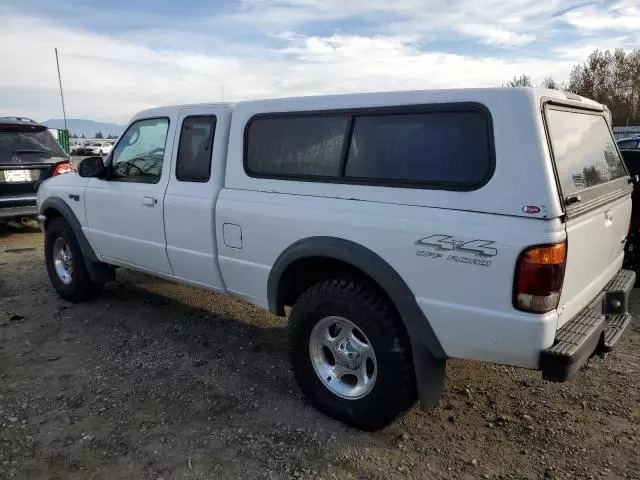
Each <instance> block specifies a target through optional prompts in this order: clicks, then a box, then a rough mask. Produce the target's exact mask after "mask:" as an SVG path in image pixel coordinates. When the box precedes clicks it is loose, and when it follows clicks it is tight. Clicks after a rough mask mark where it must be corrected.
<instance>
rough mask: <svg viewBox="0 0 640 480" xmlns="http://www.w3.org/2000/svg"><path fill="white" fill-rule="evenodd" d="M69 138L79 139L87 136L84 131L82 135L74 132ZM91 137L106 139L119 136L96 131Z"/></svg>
mask: <svg viewBox="0 0 640 480" xmlns="http://www.w3.org/2000/svg"><path fill="white" fill-rule="evenodd" d="M69 138H78V139H83V138H87V137H85V136H84V133H83V134H82V135H80V136H78V135H77V134H75V133H72V134H71V135H69ZM91 138H106V139H114V138H118V136H117V135H111V134H110V133H108V134H107V135H105V134H104V133H102V132H96V133H95V134H94V135H93V137H91Z"/></svg>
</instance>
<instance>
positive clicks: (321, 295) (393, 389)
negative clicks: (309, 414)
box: [288, 279, 418, 431]
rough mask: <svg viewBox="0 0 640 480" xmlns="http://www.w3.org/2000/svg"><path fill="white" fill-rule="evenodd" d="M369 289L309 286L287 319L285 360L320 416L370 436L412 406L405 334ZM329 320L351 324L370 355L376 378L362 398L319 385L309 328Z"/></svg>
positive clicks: (336, 283)
mask: <svg viewBox="0 0 640 480" xmlns="http://www.w3.org/2000/svg"><path fill="white" fill-rule="evenodd" d="M388 302H389V301H388V300H387V299H386V297H385V296H384V295H383V294H381V292H379V291H377V289H376V288H375V287H373V286H369V285H366V284H364V283H361V282H359V281H352V280H346V279H333V280H327V281H323V282H321V283H318V284H316V285H313V286H312V287H310V288H309V289H308V290H306V291H305V292H304V293H303V294H302V295H301V296H300V297H299V298H298V299H297V301H296V302H295V304H294V305H293V309H292V311H291V315H290V319H289V339H288V346H289V356H290V360H291V366H292V369H293V373H294V375H295V378H296V380H297V382H298V384H299V385H300V388H301V389H302V391H303V392H304V394H305V395H306V396H307V398H308V399H309V400H310V401H311V403H313V405H315V407H316V408H317V409H318V410H320V411H321V412H323V413H325V414H327V415H329V416H330V417H333V418H335V419H337V420H339V421H341V422H343V423H345V424H347V425H351V426H353V427H356V428H359V429H362V430H368V431H374V430H379V429H381V428H384V427H386V426H388V425H389V424H390V423H392V422H393V421H394V420H395V419H396V418H397V417H398V416H399V415H400V414H402V413H404V412H406V411H407V410H408V409H410V408H411V407H412V406H413V405H414V404H415V403H416V401H417V397H418V396H417V390H416V381H415V372H414V368H413V362H412V357H411V348H410V342H409V338H408V335H407V332H406V330H405V328H404V325H403V323H402V321H401V319H400V318H398V316H397V314H396V313H395V309H394V308H393V307H392V306H391V305H389V303H388ZM328 316H339V317H343V318H345V319H348V320H350V321H351V322H353V323H355V324H356V325H357V327H358V328H359V329H361V330H362V332H363V333H364V334H365V335H366V337H367V338H368V339H369V341H370V342H371V345H372V347H373V349H374V351H375V355H376V362H377V366H376V368H377V377H376V380H375V384H374V386H373V389H372V390H371V391H370V392H369V393H368V394H366V395H365V396H364V397H362V398H358V399H345V398H342V397H340V396H338V395H336V394H335V393H333V392H332V391H331V390H329V388H328V387H327V386H325V384H324V383H323V382H322V381H321V380H320V379H319V377H318V375H317V374H316V371H315V369H314V367H313V364H312V361H311V356H310V353H309V341H310V336H311V332H312V331H313V328H314V326H315V325H316V323H318V322H319V321H320V320H322V319H323V318H325V317H328Z"/></svg>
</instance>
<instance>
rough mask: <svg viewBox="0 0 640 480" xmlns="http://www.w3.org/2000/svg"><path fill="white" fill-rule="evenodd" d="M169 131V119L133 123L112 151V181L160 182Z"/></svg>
mask: <svg viewBox="0 0 640 480" xmlns="http://www.w3.org/2000/svg"><path fill="white" fill-rule="evenodd" d="M168 130H169V119H168V118H149V119H145V120H139V121H137V122H135V123H133V124H131V125H130V126H129V128H128V129H127V131H126V132H125V133H124V134H123V135H122V138H121V139H120V141H119V142H118V144H117V146H116V148H115V149H114V151H113V157H112V160H111V168H110V176H109V180H113V181H120V182H134V183H158V182H159V181H160V176H161V175H162V163H163V161H164V149H165V144H166V142H167V131H168Z"/></svg>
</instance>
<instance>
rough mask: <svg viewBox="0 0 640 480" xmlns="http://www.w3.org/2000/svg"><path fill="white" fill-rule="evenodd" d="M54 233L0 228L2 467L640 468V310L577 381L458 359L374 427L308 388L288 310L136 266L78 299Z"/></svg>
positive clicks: (508, 474)
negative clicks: (59, 290)
mask: <svg viewBox="0 0 640 480" xmlns="http://www.w3.org/2000/svg"><path fill="white" fill-rule="evenodd" d="M41 244H42V236H41V234H40V233H39V232H38V231H37V230H34V229H31V230H29V229H24V228H16V227H0V478H2V479H5V478H22V479H62V478H71V479H94V480H98V479H147V478H148V479H154V480H157V479H161V478H162V479H165V480H168V479H204V478H214V479H223V478H224V479H226V478H229V479H238V478H265V479H271V478H273V479H279V478H313V479H319V478H324V479H332V478H336V479H338V478H339V479H356V478H358V479H360V478H361V479H368V478H374V479H389V478H415V479H431V478H434V479H438V478H636V479H638V478H640V448H639V447H640V390H639V389H640V348H639V347H640V321H638V319H637V318H636V319H635V321H634V324H633V326H632V328H631V329H630V330H629V331H628V333H627V335H626V336H625V338H624V339H623V341H622V343H621V345H620V347H619V348H618V350H617V351H616V352H615V353H613V354H611V355H609V356H608V357H607V358H606V359H599V358H598V359H595V360H593V361H592V362H591V363H590V365H589V367H588V368H587V369H586V370H584V371H582V372H580V373H579V375H577V378H575V379H574V380H572V381H571V382H569V383H566V384H551V383H546V382H543V381H542V380H541V379H540V375H539V374H538V373H536V372H529V371H523V370H518V369H512V368H506V367H500V366H493V365H483V364H475V363H471V362H463V361H451V362H449V364H448V367H447V377H448V378H447V390H446V393H445V396H444V398H443V400H442V402H441V403H440V405H439V406H438V407H437V408H436V409H434V410H432V411H430V412H423V411H420V410H418V409H417V408H416V409H414V410H413V411H411V412H410V413H409V414H408V415H407V416H406V417H404V418H403V419H401V420H399V421H398V422H396V423H395V424H394V425H392V426H391V427H389V428H388V429H386V430H385V431H382V432H379V433H376V434H368V433H362V432H359V431H355V430H353V429H349V428H346V427H344V426H343V425H341V424H339V423H336V422H334V421H332V420H330V419H329V418H326V417H324V416H323V415H321V414H320V413H318V412H317V411H316V410H314V408H313V407H311V406H310V405H309V404H308V403H307V402H306V401H305V399H304V398H303V397H302V396H301V394H300V391H299V390H298V388H297V386H296V384H295V383H294V380H293V377H292V375H291V373H290V371H289V369H288V365H287V354H286V348H285V341H284V338H285V322H284V321H283V320H281V319H278V318H275V317H272V316H270V315H269V314H268V313H265V312H263V311H260V310H258V309H256V308H254V307H252V306H250V305H248V304H246V303H243V302H240V301H237V300H233V299H230V298H227V297H223V296H219V295H215V294H210V293H205V292H202V291H199V290H195V289H192V288H189V287H184V286H179V285H173V284H170V283H167V282H164V281H160V280H156V279H153V278H150V277H147V276H143V275H139V274H134V273H128V272H119V273H118V283H117V284H114V285H111V286H109V287H108V288H107V289H106V291H105V292H104V293H103V294H102V295H101V296H100V297H99V298H98V299H97V300H96V301H94V302H92V303H88V304H83V305H72V304H69V303H66V302H64V301H62V300H60V299H58V298H57V297H56V295H55V294H54V293H53V291H52V289H51V288H50V286H49V283H48V279H47V277H46V273H45V269H44V266H43V258H42V256H43V254H42V246H41ZM633 308H634V309H636V311H640V296H639V295H636V296H635V297H634V299H633Z"/></svg>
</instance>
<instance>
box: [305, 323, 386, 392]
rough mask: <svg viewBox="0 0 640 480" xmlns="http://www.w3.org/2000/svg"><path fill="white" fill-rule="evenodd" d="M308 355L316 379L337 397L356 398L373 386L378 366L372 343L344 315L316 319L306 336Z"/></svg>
mask: <svg viewBox="0 0 640 480" xmlns="http://www.w3.org/2000/svg"><path fill="white" fill-rule="evenodd" d="M309 355H310V356H311V363H312V364H313V369H314V370H315V372H316V374H317V375H318V378H319V379H320V381H321V382H322V383H323V385H324V386H325V387H327V388H328V389H329V390H330V391H331V392H332V393H334V394H336V395H338V396H339V397H342V398H345V399H348V400H357V399H359V398H362V397H364V396H365V395H367V394H368V393H369V392H371V390H372V389H373V386H374V385H375V382H376V375H377V372H378V366H377V363H376V355H375V352H374V351H373V346H372V345H371V342H370V341H369V339H368V338H367V336H366V335H365V334H364V332H362V330H360V328H358V326H357V325H356V324H355V323H353V322H352V321H350V320H347V319H346V318H343V317H338V316H330V317H325V318H323V319H322V320H320V321H319V322H318V323H317V324H316V326H315V327H314V328H313V331H312V332H311V336H310V338H309Z"/></svg>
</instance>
